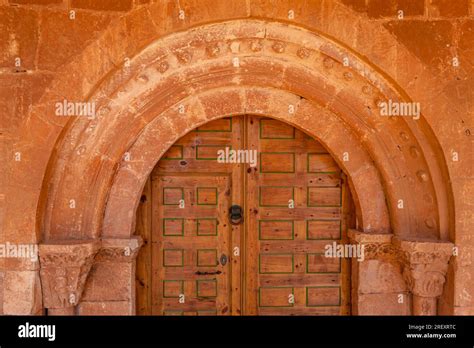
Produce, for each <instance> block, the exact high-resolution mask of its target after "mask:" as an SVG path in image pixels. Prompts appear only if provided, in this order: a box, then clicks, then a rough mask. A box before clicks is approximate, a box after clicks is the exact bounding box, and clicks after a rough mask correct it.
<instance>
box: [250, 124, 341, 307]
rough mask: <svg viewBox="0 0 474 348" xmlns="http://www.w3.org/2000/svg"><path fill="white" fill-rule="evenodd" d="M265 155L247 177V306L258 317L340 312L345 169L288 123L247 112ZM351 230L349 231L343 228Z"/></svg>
mask: <svg viewBox="0 0 474 348" xmlns="http://www.w3.org/2000/svg"><path fill="white" fill-rule="evenodd" d="M247 137H248V146H249V148H250V149H253V150H256V151H257V153H258V154H259V166H258V169H257V168H256V170H253V171H251V172H250V173H248V175H247V183H246V187H247V197H246V200H247V211H248V219H247V228H246V231H247V232H246V237H247V238H246V241H247V243H246V250H247V259H246V264H247V268H246V285H247V286H246V291H245V293H246V295H247V296H246V310H247V313H248V314H253V315H335V314H346V313H347V312H348V310H349V305H348V301H347V299H346V297H347V296H346V295H347V293H348V286H349V284H348V277H347V270H348V265H347V260H344V259H342V260H341V259H340V258H327V257H324V251H325V247H326V245H328V243H329V244H330V243H333V242H335V243H341V242H344V235H345V233H342V231H343V228H345V224H344V226H343V220H344V213H343V207H342V196H343V195H345V194H346V193H347V192H346V191H345V186H344V184H343V181H342V173H341V171H340V169H339V168H338V166H337V164H336V163H335V162H334V160H333V159H332V157H331V156H330V155H329V154H328V153H327V151H326V150H325V149H324V148H323V147H322V146H321V145H320V144H319V143H317V142H316V141H315V140H313V139H311V138H310V137H309V136H307V135H306V134H305V133H303V132H301V131H299V130H297V129H295V128H293V127H291V126H289V125H286V124H283V123H281V122H278V121H275V120H270V119H262V118H258V117H252V116H249V117H248V122H247ZM344 231H345V229H344Z"/></svg>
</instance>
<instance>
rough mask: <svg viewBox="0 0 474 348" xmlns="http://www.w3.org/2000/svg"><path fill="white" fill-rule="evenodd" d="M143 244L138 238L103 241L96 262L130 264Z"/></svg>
mask: <svg viewBox="0 0 474 348" xmlns="http://www.w3.org/2000/svg"><path fill="white" fill-rule="evenodd" d="M142 244H143V240H142V238H141V237H140V236H133V237H132V238H129V239H128V238H127V239H103V240H102V246H101V248H100V250H99V252H98V253H97V256H96V257H95V261H96V262H132V261H133V260H135V258H136V257H137V255H138V251H139V250H140V247H141V246H142Z"/></svg>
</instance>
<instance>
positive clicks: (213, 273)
mask: <svg viewBox="0 0 474 348" xmlns="http://www.w3.org/2000/svg"><path fill="white" fill-rule="evenodd" d="M221 273H222V272H221V271H215V272H201V271H197V272H196V273H194V274H195V275H218V274H221Z"/></svg>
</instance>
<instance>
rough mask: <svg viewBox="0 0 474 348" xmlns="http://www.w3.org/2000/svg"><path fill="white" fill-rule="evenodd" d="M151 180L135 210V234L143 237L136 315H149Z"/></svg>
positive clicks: (138, 257) (137, 279) (139, 260)
mask: <svg viewBox="0 0 474 348" xmlns="http://www.w3.org/2000/svg"><path fill="white" fill-rule="evenodd" d="M151 199H152V198H151V180H150V179H148V180H147V182H146V184H145V187H144V189H143V193H142V196H141V199H140V203H139V207H138V210H137V218H136V229H135V234H137V235H139V236H141V237H142V238H143V246H142V247H141V248H140V251H139V253H138V255H137V260H136V272H135V288H136V298H137V304H136V309H137V315H151V289H152V284H151V273H152V271H151V265H152V260H151V231H152V227H151V219H152V212H151V204H152V203H151Z"/></svg>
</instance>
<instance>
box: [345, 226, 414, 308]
mask: <svg viewBox="0 0 474 348" xmlns="http://www.w3.org/2000/svg"><path fill="white" fill-rule="evenodd" d="M348 236H349V239H350V241H351V243H352V244H356V245H360V247H361V248H362V250H363V258H362V259H354V258H353V259H352V260H351V262H352V274H351V281H352V285H351V301H352V314H353V315H409V314H410V303H409V301H410V299H409V296H408V295H409V294H408V290H407V288H406V284H405V281H404V280H403V277H402V272H401V266H400V264H399V262H398V259H399V255H398V250H397V249H396V248H395V247H394V246H393V244H392V237H393V235H392V234H388V233H366V232H361V231H357V230H349V232H348Z"/></svg>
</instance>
